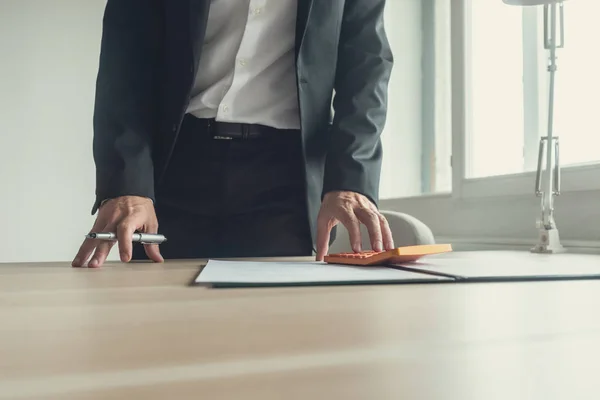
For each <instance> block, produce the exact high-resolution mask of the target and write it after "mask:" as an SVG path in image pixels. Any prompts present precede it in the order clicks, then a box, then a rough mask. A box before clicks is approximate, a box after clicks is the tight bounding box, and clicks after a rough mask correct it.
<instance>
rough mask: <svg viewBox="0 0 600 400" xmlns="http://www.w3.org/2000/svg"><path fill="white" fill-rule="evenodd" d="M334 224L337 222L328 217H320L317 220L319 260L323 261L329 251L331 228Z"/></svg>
mask: <svg viewBox="0 0 600 400" xmlns="http://www.w3.org/2000/svg"><path fill="white" fill-rule="evenodd" d="M334 225H335V222H334V221H333V220H332V219H331V218H328V217H319V218H318V220H317V258H316V260H317V261H323V258H324V257H325V256H326V255H327V253H328V252H329V240H330V237H331V236H330V235H331V229H333V226H334Z"/></svg>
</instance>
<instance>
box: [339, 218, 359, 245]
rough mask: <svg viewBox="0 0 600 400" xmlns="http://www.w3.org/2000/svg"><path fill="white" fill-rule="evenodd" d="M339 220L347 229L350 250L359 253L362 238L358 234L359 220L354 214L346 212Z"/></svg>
mask: <svg viewBox="0 0 600 400" xmlns="http://www.w3.org/2000/svg"><path fill="white" fill-rule="evenodd" d="M340 222H341V223H342V224H343V225H344V226H345V227H346V229H347V230H348V236H349V237H350V246H351V247H352V251H354V252H355V253H359V252H361V251H362V238H361V235H360V222H359V220H358V218H356V215H354V214H352V215H350V214H346V215H345V216H344V217H342V218H340Z"/></svg>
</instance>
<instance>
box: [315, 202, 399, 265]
mask: <svg viewBox="0 0 600 400" xmlns="http://www.w3.org/2000/svg"><path fill="white" fill-rule="evenodd" d="M340 222H341V223H342V225H344V226H345V227H346V229H347V230H348V234H349V236H350V245H351V246H352V250H353V251H355V252H360V251H362V238H361V233H360V224H361V223H363V224H364V225H365V226H366V227H367V230H368V232H369V238H370V239H371V249H372V250H374V251H382V250H391V249H393V248H394V241H393V239H392V232H391V231H390V227H389V225H388V222H387V220H386V219H385V217H384V216H383V215H381V213H380V212H379V210H378V209H377V207H375V205H374V204H373V203H372V202H371V201H370V200H369V199H368V198H366V197H365V196H363V195H362V194H359V193H355V192H346V191H337V192H329V193H327V194H326V195H325V197H324V198H323V203H322V204H321V210H320V211H319V216H318V219H317V261H323V257H325V255H326V254H327V252H328V251H329V239H330V234H331V230H332V229H333V227H334V226H336V225H337V224H338V223H340Z"/></svg>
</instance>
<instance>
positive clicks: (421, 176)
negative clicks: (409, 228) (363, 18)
mask: <svg viewBox="0 0 600 400" xmlns="http://www.w3.org/2000/svg"><path fill="white" fill-rule="evenodd" d="M385 17H386V18H385V24H386V31H387V35H388V38H389V41H390V45H391V47H392V51H393V53H394V56H395V57H394V58H395V63H394V68H393V71H392V76H391V80H390V85H389V101H388V118H387V123H386V127H385V131H384V133H383V138H382V140H383V146H384V157H383V168H382V176H381V190H380V197H381V198H383V199H385V198H398V197H408V196H418V195H422V194H428V193H439V192H449V191H450V189H451V181H452V179H451V167H450V151H451V142H452V141H451V129H450V128H451V127H450V111H451V110H450V94H451V91H450V0H419V1H388V2H387V3H386V12H385Z"/></svg>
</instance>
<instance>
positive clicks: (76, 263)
mask: <svg viewBox="0 0 600 400" xmlns="http://www.w3.org/2000/svg"><path fill="white" fill-rule="evenodd" d="M79 265H80V262H79V258H76V259H74V260H73V262H72V263H71V266H73V267H79Z"/></svg>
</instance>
